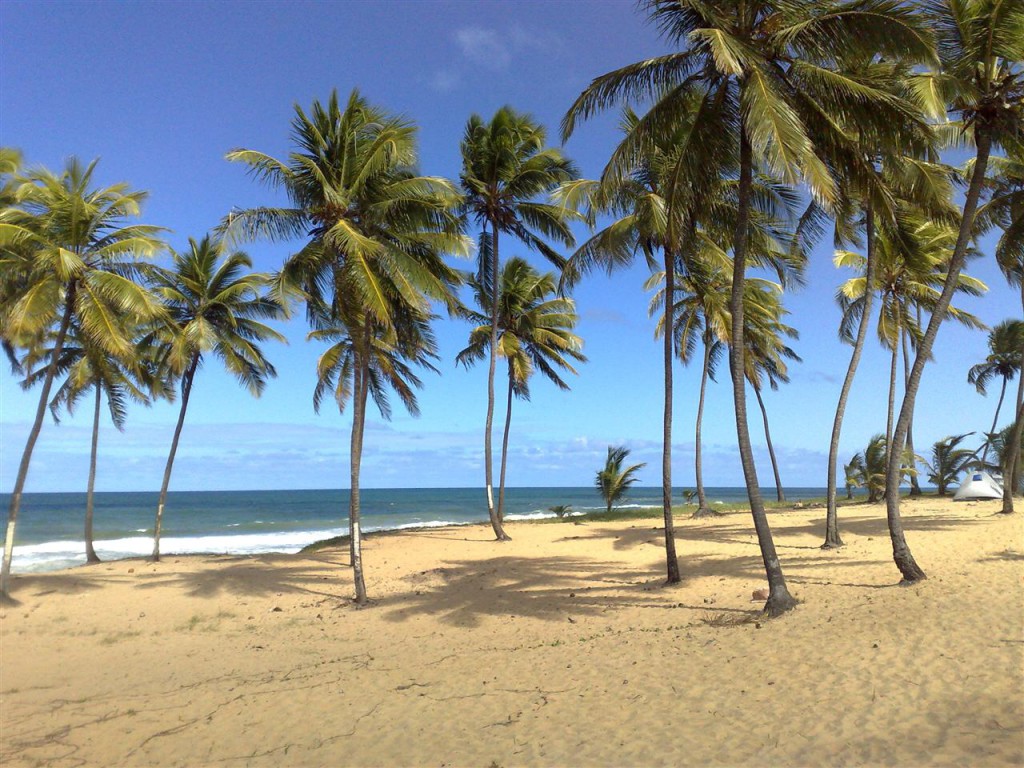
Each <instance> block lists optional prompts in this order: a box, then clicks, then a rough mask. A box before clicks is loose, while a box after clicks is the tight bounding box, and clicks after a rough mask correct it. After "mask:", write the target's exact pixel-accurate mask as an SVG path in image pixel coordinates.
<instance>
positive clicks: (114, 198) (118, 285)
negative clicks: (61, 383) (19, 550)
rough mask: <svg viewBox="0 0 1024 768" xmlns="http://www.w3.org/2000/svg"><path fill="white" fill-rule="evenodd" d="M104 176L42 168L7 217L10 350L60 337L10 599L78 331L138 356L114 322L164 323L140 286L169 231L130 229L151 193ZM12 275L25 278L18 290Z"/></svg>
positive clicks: (23, 183)
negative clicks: (102, 180)
mask: <svg viewBox="0 0 1024 768" xmlns="http://www.w3.org/2000/svg"><path fill="white" fill-rule="evenodd" d="M95 168H96V162H95V161H94V162H92V163H90V164H89V165H87V166H83V165H82V164H81V163H80V162H79V161H78V160H77V159H71V160H69V161H68V163H67V165H66V167H65V169H64V172H63V173H61V174H60V175H57V174H55V173H52V172H51V171H48V170H46V169H42V168H40V169H35V170H30V171H28V172H27V173H25V174H24V175H22V176H19V177H17V179H16V185H17V186H16V190H15V201H16V204H15V205H14V206H12V207H9V208H7V209H5V210H4V212H3V215H2V216H0V251H2V252H3V255H4V262H3V269H4V283H5V290H4V296H3V310H2V315H3V320H4V325H5V331H4V338H5V340H33V343H39V342H41V341H42V340H43V339H44V338H45V337H46V334H47V333H49V332H50V331H51V330H52V329H53V328H54V327H56V332H55V335H54V336H53V342H52V344H53V346H52V348H51V358H50V361H49V365H48V366H47V368H46V374H45V375H44V376H43V380H42V387H41V390H40V393H39V405H38V406H37V408H36V414H35V419H34V421H33V423H32V427H31V428H30V430H29V434H28V440H27V441H26V444H25V450H24V452H23V453H22V457H21V464H20V465H19V467H18V475H17V479H16V480H15V483H14V490H13V491H12V493H11V501H10V508H9V511H8V515H7V535H6V539H5V542H4V557H3V566H2V570H0V595H8V594H9V579H10V571H11V556H12V553H13V550H14V532H15V526H16V524H17V520H18V511H19V510H20V508H21V496H22V492H23V490H24V487H25V479H26V477H27V476H28V468H29V463H30V461H31V459H32V451H33V449H34V448H35V444H36V440H37V439H38V438H39V432H40V429H41V428H42V424H43V416H44V414H45V412H46V405H47V403H48V402H49V400H50V389H51V387H52V385H53V379H54V376H55V375H56V372H57V367H58V365H59V361H60V357H61V350H62V348H63V346H64V340H65V338H66V337H67V334H68V329H69V328H70V327H71V323H72V321H74V322H75V323H76V325H77V327H78V328H79V329H80V332H81V334H82V336H83V337H85V338H88V339H89V341H90V343H92V344H94V345H95V346H96V347H97V348H98V349H101V350H103V351H105V352H107V353H110V354H113V355H129V354H130V353H131V351H132V346H133V341H134V339H133V338H131V335H130V334H126V333H124V332H123V330H124V329H123V328H121V327H120V326H119V325H118V324H116V323H112V322H110V320H111V318H112V317H117V316H129V317H132V318H134V319H135V320H136V321H143V320H146V319H151V318H153V317H156V316H158V315H159V314H160V308H159V306H158V304H157V303H156V302H155V301H154V300H153V297H152V296H151V295H150V294H149V293H148V292H147V291H146V290H145V288H143V287H142V286H141V285H139V284H138V283H137V282H135V281H134V279H133V278H138V277H139V275H140V272H141V271H142V270H143V265H142V264H141V263H140V262H139V261H138V259H139V258H140V257H145V256H150V255H152V254H154V253H155V252H156V251H157V250H158V249H159V248H160V247H161V245H162V243H161V241H160V239H159V234H160V232H161V230H160V229H159V228H157V227H152V226H147V225H143V224H131V223H128V222H129V220H130V219H131V218H134V217H135V216H138V214H139V207H140V205H141V203H142V201H143V200H145V198H146V193H144V192H137V191H135V192H133V191H131V190H129V188H128V185H127V184H123V183H122V184H114V185H111V186H108V187H93V173H94V171H95ZM8 270H11V271H12V272H13V273H14V274H15V276H16V279H15V280H13V281H12V282H11V283H7V275H8V274H10V272H9V271H8ZM12 286H14V287H13V288H12ZM7 289H11V290H10V292H9V293H8V290H7ZM19 343H20V342H19Z"/></svg>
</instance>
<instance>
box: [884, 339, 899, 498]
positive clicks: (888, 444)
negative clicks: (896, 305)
mask: <svg viewBox="0 0 1024 768" xmlns="http://www.w3.org/2000/svg"><path fill="white" fill-rule="evenodd" d="M898 370H899V344H898V342H896V341H895V340H894V341H893V343H892V360H891V361H890V363H889V410H888V411H887V413H886V419H885V455H886V456H891V455H892V454H893V453H894V452H895V453H900V452H899V451H897V450H895V447H894V445H893V440H892V433H893V428H894V426H893V425H894V423H895V421H896V373H897V371H898ZM896 487H897V488H898V487H899V486H898V485H897V486H896ZM886 488H887V489H888V486H886ZM887 492H888V490H887Z"/></svg>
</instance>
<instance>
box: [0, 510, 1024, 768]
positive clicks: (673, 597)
mask: <svg viewBox="0 0 1024 768" xmlns="http://www.w3.org/2000/svg"><path fill="white" fill-rule="evenodd" d="M903 509H904V516H905V525H906V529H907V536H908V540H909V542H910V545H911V547H912V548H913V550H914V553H915V556H916V557H917V560H918V562H919V563H920V564H921V565H922V567H923V568H924V569H925V571H926V572H927V573H928V575H929V579H928V580H927V581H925V582H923V583H921V584H919V585H917V586H913V587H900V586H897V582H898V578H899V574H898V572H897V571H896V569H895V566H893V564H892V561H891V558H890V549H889V541H888V536H887V533H886V528H885V521H884V510H883V508H882V507H881V506H867V505H855V506H852V507H847V508H844V509H841V510H840V514H841V530H842V535H843V537H844V539H845V540H846V544H847V546H846V547H845V548H843V549H842V550H839V551H822V550H821V549H819V544H820V542H821V539H822V536H823V533H822V522H823V520H822V519H823V510H822V509H806V508H805V509H793V510H790V511H779V512H774V513H772V514H771V521H772V524H773V528H774V532H775V535H776V543H777V545H778V547H779V552H780V555H781V557H782V558H783V566H784V568H785V570H786V574H787V577H788V579H789V582H790V588H791V590H792V591H793V592H794V594H795V595H796V596H797V597H798V598H799V599H800V600H801V605H800V606H799V607H798V608H797V609H796V610H795V611H793V612H791V613H790V614H788V615H786V616H785V617H783V618H781V619H778V620H774V621H760V620H758V621H755V620H754V618H755V616H754V614H755V612H756V610H757V609H758V608H759V605H760V604H759V603H755V602H752V601H751V593H752V591H753V590H756V589H759V588H761V587H763V586H764V577H763V571H762V569H761V563H760V557H759V552H758V549H757V546H756V542H755V538H754V532H753V528H752V525H751V522H750V518H749V515H747V514H742V513H733V514H729V515H726V516H724V517H721V518H717V519H713V520H707V521H691V520H686V519H682V520H679V521H678V534H679V539H680V541H679V549H680V555H681V563H682V571H683V578H684V582H683V583H682V584H681V585H677V586H673V587H664V586H663V570H664V563H663V548H662V538H661V528H660V523H659V520H658V519H657V518H652V519H651V520H650V521H637V520H632V521H621V522H596V521H591V522H587V523H584V524H574V523H572V522H556V523H551V524H537V523H530V524H528V523H520V524H510V525H509V526H508V530H509V532H510V534H511V535H512V537H513V539H514V540H513V541H512V542H509V543H505V544H498V543H495V542H494V541H492V540H491V534H490V529H489V528H487V527H484V526H471V527H459V528H449V529H433V530H423V531H409V532H403V533H401V534H398V535H389V536H376V537H373V536H371V537H370V538H369V539H368V540H367V541H366V543H365V549H364V558H365V563H366V566H367V585H368V589H369V591H370V596H371V598H372V599H373V601H374V602H373V604H372V605H371V606H370V607H368V608H365V609H357V608H355V607H353V606H352V605H351V604H350V602H349V600H348V598H349V596H350V594H351V572H350V571H349V569H348V567H347V561H348V556H347V552H345V551H340V550H328V551H325V552H321V553H317V554H316V555H311V556H305V555H296V556H284V555H281V556H264V557H258V558H237V557H227V556H219V557H213V556H192V557H173V556H172V557H168V558H166V559H165V561H163V562H161V563H158V564H154V563H149V562H146V561H142V560H135V561H119V562H113V563H103V564H100V565H98V566H91V567H83V568H78V569H74V570H69V571H63V572H57V573H49V574H39V575H24V576H19V577H18V578H16V580H15V581H14V587H13V591H14V594H15V596H16V599H17V600H18V604H17V605H13V606H12V605H8V606H5V607H4V608H3V611H2V673H0V674H2V680H0V695H2V718H0V729H2V734H0V735H2V740H0V742H2V743H0V762H2V764H3V765H4V766H12V767H13V766H52V767H53V768H63V767H64V766H68V767H70V766H214V765H217V766H220V765H223V766H232V765H239V766H245V765H258V766H277V765H285V766H292V765H294V766H316V765H354V766H478V767H479V768H487V767H488V766H517V765H539V766H570V765H571V766H581V765H583V766H591V765H593V766H600V765H666V766H677V765H739V766H742V765H826V764H827V765H893V766H897V765H898V766H908V765H922V766H923V765H973V766H988V765H1021V764H1024V578H1022V577H1024V515H1021V514H1020V513H1018V514H1016V515H1014V516H1009V517H1006V516H1000V515H996V514H994V513H995V512H996V511H997V509H998V503H997V502H977V503H967V504H954V503H952V502H949V501H937V500H935V499H934V498H928V499H924V500H920V501H916V502H907V503H905V504H904V506H903ZM743 619H749V621H747V622H746V623H741V624H737V623H736V622H737V621H739V620H743Z"/></svg>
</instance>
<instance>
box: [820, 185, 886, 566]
mask: <svg viewBox="0 0 1024 768" xmlns="http://www.w3.org/2000/svg"><path fill="white" fill-rule="evenodd" d="M865 230H866V239H867V261H866V263H865V265H864V285H865V288H864V308H863V314H862V315H861V318H860V324H859V325H858V326H857V339H856V340H855V341H854V344H853V354H852V355H850V364H849V365H848V366H847V368H846V378H844V379H843V387H842V389H841V390H840V391H839V404H838V405H837V406H836V417H835V420H834V421H833V422H832V442H831V443H829V448H828V491H827V501H826V506H827V509H826V511H825V543H824V544H822V545H821V548H822V549H834V548H836V547H841V546H843V540H842V539H841V538H840V536H839V515H838V513H837V507H836V468H837V467H838V465H839V437H840V435H841V434H842V431H843V417H844V416H845V415H846V403H847V401H848V400H849V398H850V390H851V389H852V388H853V378H854V376H855V375H856V374H857V366H858V365H860V356H861V353H862V352H863V351H864V339H865V338H866V337H867V332H868V323H869V322H870V320H871V304H872V301H873V300H874V296H875V292H874V288H873V285H874V282H875V213H874V209H873V207H872V205H871V202H870V201H869V202H868V204H867V206H866V210H865ZM846 497H847V498H848V499H851V498H853V494H852V493H851V492H850V489H849V487H847V490H846Z"/></svg>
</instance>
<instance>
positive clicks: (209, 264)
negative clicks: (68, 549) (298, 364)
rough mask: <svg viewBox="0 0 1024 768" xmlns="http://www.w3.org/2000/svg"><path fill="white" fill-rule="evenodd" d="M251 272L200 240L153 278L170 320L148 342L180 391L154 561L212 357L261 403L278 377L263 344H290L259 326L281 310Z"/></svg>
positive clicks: (245, 261)
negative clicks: (195, 400)
mask: <svg viewBox="0 0 1024 768" xmlns="http://www.w3.org/2000/svg"><path fill="white" fill-rule="evenodd" d="M251 268H252V262H251V261H250V260H249V257H248V256H247V255H245V254H244V253H242V252H241V251H233V252H228V251H227V249H226V248H225V246H224V244H223V243H222V242H221V241H220V240H216V239H213V238H211V237H210V236H209V235H207V236H206V237H204V238H203V239H202V240H200V241H198V242H197V241H196V240H195V239H192V238H190V239H189V247H188V249H187V250H184V251H178V252H174V251H172V252H171V266H170V268H168V269H165V268H156V269H154V270H153V273H152V277H151V280H150V285H151V288H152V290H153V292H154V293H155V294H156V295H157V296H159V297H160V299H161V300H162V301H163V303H164V307H165V308H166V310H167V313H168V316H169V318H170V319H169V321H168V322H167V323H162V324H160V325H158V326H157V328H156V329H155V330H154V331H153V332H152V333H151V334H150V335H149V337H148V338H147V340H146V343H154V344H158V345H160V346H162V351H161V353H160V356H161V363H162V365H163V367H164V370H165V371H166V373H167V375H168V376H169V378H171V379H174V380H177V381H178V385H179V387H180V391H181V405H180V407H179V410H178V421H177V423H176V424H175V426H174V436H173V437H172V438H171V449H170V452H169V453H168V455H167V464H166V466H165V467H164V477H163V482H162V483H161V485H160V498H159V500H158V502H157V508H156V519H155V522H154V524H153V560H154V561H158V560H159V559H160V534H161V530H162V526H163V516H164V507H165V505H166V503H167V489H168V487H169V486H170V483H171V470H172V469H173V468H174V457H175V454H176V453H177V452H178V441H179V439H180V438H181V430H182V427H183V426H184V424H185V413H186V411H187V410H188V403H189V398H190V397H191V395H192V386H193V384H194V382H195V378H196V374H197V373H198V372H199V369H200V368H201V367H202V365H203V363H204V362H206V361H207V360H209V359H210V358H218V359H219V360H220V361H221V363H223V365H224V368H225V370H227V371H228V373H230V374H231V375H232V376H234V377H235V378H236V379H238V381H239V383H241V384H242V385H243V386H244V387H245V388H246V389H247V390H249V393H250V394H251V395H253V397H259V396H260V394H261V393H262V392H263V389H264V387H265V386H266V382H267V379H268V378H272V377H274V376H276V375H277V371H275V370H274V366H273V365H271V364H270V361H269V360H267V358H266V357H264V355H263V352H262V350H261V349H260V347H259V343H260V342H263V341H267V340H275V341H284V337H283V336H282V335H281V334H279V333H278V332H277V331H275V330H273V329H272V328H270V327H269V326H267V325H266V324H264V323H262V322H260V320H267V319H273V318H276V317H278V316H280V315H281V314H282V309H281V306H280V305H279V304H278V303H277V302H275V301H273V300H272V299H270V298H268V297H267V296H266V295H264V294H265V291H266V288H267V285H268V283H269V280H268V277H267V276H266V275H264V274H258V273H252V272H248V271H247V270H249V269H251Z"/></svg>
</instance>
